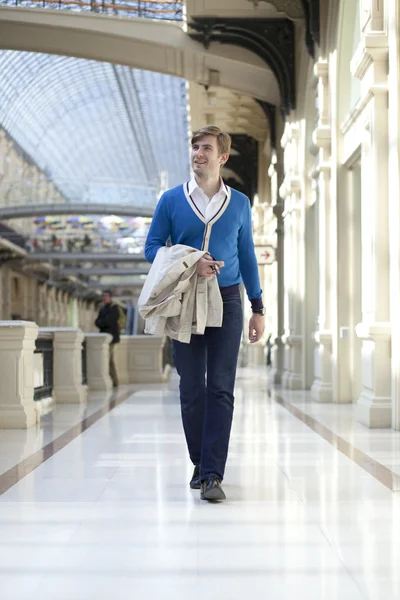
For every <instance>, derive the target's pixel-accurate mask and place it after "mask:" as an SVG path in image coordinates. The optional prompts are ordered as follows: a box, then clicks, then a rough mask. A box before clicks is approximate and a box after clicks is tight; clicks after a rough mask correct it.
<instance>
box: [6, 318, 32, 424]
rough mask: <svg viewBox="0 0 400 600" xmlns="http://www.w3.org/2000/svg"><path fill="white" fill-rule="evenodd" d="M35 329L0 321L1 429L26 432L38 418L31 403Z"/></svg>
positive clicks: (26, 324) (29, 325)
mask: <svg viewBox="0 0 400 600" xmlns="http://www.w3.org/2000/svg"><path fill="white" fill-rule="evenodd" d="M37 335H38V327H37V325H36V324H35V323H31V322H29V321H0V429H6V428H7V429H28V428H29V427H32V426H34V425H36V422H37V421H38V420H39V415H38V413H37V411H36V409H35V402H34V400H33V392H34V388H33V354H34V351H35V340H36V338H37Z"/></svg>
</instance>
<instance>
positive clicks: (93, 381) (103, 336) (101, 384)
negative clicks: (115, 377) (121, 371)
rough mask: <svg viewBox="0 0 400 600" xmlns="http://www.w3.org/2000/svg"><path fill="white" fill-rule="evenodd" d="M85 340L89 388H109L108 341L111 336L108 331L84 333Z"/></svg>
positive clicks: (110, 385) (110, 382)
mask: <svg viewBox="0 0 400 600" xmlns="http://www.w3.org/2000/svg"><path fill="white" fill-rule="evenodd" d="M85 340H86V365H87V367H86V368H87V384H88V388H89V390H104V391H108V390H111V389H112V381H111V377H110V343H111V340H112V336H111V335H110V334H109V333H86V334H85Z"/></svg>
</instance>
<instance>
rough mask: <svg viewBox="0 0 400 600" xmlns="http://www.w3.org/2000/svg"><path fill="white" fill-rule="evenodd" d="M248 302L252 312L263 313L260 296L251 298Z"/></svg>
mask: <svg viewBox="0 0 400 600" xmlns="http://www.w3.org/2000/svg"><path fill="white" fill-rule="evenodd" d="M250 303H251V310H252V312H253V314H256V315H265V308H264V305H263V301H262V298H251V300H250Z"/></svg>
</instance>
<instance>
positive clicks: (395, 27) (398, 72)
mask: <svg viewBox="0 0 400 600" xmlns="http://www.w3.org/2000/svg"><path fill="white" fill-rule="evenodd" d="M388 11H389V14H388V23H389V62H390V65H391V68H390V69H389V123H390V128H389V172H388V175H389V189H390V194H389V214H390V223H389V228H390V292H391V298H390V321H391V324H392V427H393V428H394V429H397V430H400V308H399V307H400V269H399V264H400V5H399V3H398V1H397V0H388Z"/></svg>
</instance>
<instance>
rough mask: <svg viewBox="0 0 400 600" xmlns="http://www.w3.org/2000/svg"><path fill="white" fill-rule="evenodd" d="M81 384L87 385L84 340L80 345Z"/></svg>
mask: <svg viewBox="0 0 400 600" xmlns="http://www.w3.org/2000/svg"><path fill="white" fill-rule="evenodd" d="M82 384H83V385H87V349H86V340H84V341H83V343H82Z"/></svg>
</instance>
